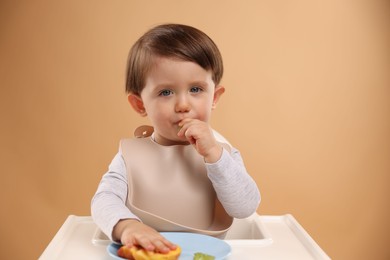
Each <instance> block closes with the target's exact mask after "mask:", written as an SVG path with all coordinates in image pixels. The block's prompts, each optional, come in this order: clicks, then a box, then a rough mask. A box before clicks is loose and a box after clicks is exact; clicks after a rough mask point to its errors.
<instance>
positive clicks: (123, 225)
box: [113, 219, 177, 253]
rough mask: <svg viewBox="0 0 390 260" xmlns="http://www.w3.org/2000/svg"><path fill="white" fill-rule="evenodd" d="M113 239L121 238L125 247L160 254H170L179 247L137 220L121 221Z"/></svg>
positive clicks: (115, 228)
mask: <svg viewBox="0 0 390 260" xmlns="http://www.w3.org/2000/svg"><path fill="white" fill-rule="evenodd" d="M113 237H114V239H115V238H116V237H118V238H120V240H121V243H122V244H123V245H126V246H129V247H132V246H135V245H137V246H141V247H143V248H144V249H145V250H148V251H155V252H159V253H168V252H169V251H171V250H175V249H176V247H177V246H176V245H174V244H172V243H171V242H169V241H168V240H167V239H166V238H164V237H163V236H162V235H161V234H160V233H158V232H157V231H156V230H154V229H153V228H151V227H149V226H147V225H145V224H143V223H141V222H139V221H138V220H135V219H125V220H121V221H119V222H118V224H116V226H115V227H114V231H113Z"/></svg>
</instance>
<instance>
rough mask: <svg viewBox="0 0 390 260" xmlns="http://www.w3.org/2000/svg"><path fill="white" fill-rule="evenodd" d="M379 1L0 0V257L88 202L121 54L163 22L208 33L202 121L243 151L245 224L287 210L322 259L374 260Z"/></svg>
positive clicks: (36, 245)
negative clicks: (213, 80)
mask: <svg viewBox="0 0 390 260" xmlns="http://www.w3.org/2000/svg"><path fill="white" fill-rule="evenodd" d="M389 11H390V10H389V4H388V2H387V1H379V0H375V1H372V0H332V1H329V0H316V1H312V0H298V1H287V0H277V1H274V0H256V1H255V0H253V1H222V0H221V1H206V0H204V1H181V0H171V1H151V0H148V1H130V0H123V1H96V0H94V1H92V0H91V1H79V0H71V1H69V0H68V1H49V0H39V1H29V0H20V1H12V0H7V1H4V0H2V1H1V2H0V87H1V88H0V91H1V92H0V97H1V100H0V109H1V110H0V111H1V112H0V113H1V114H0V115H1V117H0V118H1V130H0V131H1V132H0V159H1V189H0V203H1V204H0V205H1V213H0V214H1V222H0V230H1V233H0V234H1V237H0V241H1V244H0V258H1V259H11V258H12V259H36V258H37V257H38V256H39V255H40V254H41V253H42V252H43V250H44V249H45V247H46V246H47V244H48V243H49V242H50V240H51V238H52V237H53V236H54V235H55V233H56V231H57V230H58V229H59V228H60V226H61V225H62V223H63V222H64V221H65V219H66V217H67V216H68V215H69V214H75V215H89V214H90V212H89V205H90V199H91V197H92V196H93V194H94V192H95V190H96V187H97V185H98V182H99V180H100V178H101V175H102V174H103V173H104V172H105V171H106V169H107V166H108V164H109V163H110V161H111V159H112V158H113V156H114V154H115V153H116V151H117V149H118V141H119V139H120V138H123V137H128V136H131V134H132V131H133V129H134V128H135V127H136V126H138V125H140V124H143V123H146V122H147V121H143V120H141V118H139V117H138V116H137V115H136V114H135V113H134V112H132V111H131V109H130V107H129V106H128V104H127V101H126V96H125V93H124V70H125V63H126V56H127V52H128V50H129V48H130V46H131V44H132V43H133V42H134V41H135V40H136V39H137V38H138V37H139V36H140V35H141V34H142V33H143V32H145V31H146V30H147V29H149V28H150V27H151V26H153V25H156V24H159V23H163V22H178V23H185V24H189V25H193V26H195V27H198V28H200V29H202V30H204V31H205V32H206V33H207V34H209V36H211V37H212V38H213V39H214V40H215V42H216V43H217V44H218V46H219V47H220V49H221V52H222V54H223V57H224V62H225V67H226V70H225V76H224V78H223V84H224V85H225V86H226V89H227V91H226V93H225V95H224V97H223V99H222V100H221V102H220V105H219V107H218V108H217V111H216V112H215V114H214V116H213V119H212V125H213V127H214V128H215V129H217V130H218V131H220V132H221V133H223V134H224V135H225V137H226V138H228V139H229V140H230V141H231V142H232V143H233V144H234V145H235V146H236V147H237V148H238V149H240V151H241V152H242V154H243V157H244V159H245V162H246V165H247V168H248V170H249V172H250V173H251V175H252V176H253V177H254V178H255V180H256V182H257V184H258V185H259V187H260V189H261V193H262V199H263V200H262V204H261V206H260V208H259V210H258V213H260V214H264V215H268V214H270V215H279V214H286V213H291V214H293V216H294V217H295V218H296V219H297V220H298V221H299V223H300V224H301V225H302V226H303V227H304V228H305V229H306V230H307V231H308V232H309V234H310V235H311V236H312V237H313V238H314V239H315V240H316V242H317V243H318V244H319V245H320V246H321V247H322V248H323V249H324V250H325V251H326V252H327V253H328V254H329V256H331V257H332V258H334V259H390V249H389V247H388V245H389V231H390V224H389V218H390V209H389V205H390V204H389V198H390V196H389V195H390V191H389V186H390V185H389V183H390V181H389V180H390V177H389V174H390V160H389V159H390V134H389V133H390V76H389V75H390V73H389V72H390V70H389V69H390V55H389V54H390V48H389V46H390V37H389V36H390V35H389V32H390V31H389V24H390V23H389V14H390V12H389Z"/></svg>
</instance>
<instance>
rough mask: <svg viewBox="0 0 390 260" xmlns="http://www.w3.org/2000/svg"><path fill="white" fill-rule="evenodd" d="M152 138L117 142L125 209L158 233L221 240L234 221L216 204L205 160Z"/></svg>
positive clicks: (187, 149)
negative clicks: (121, 160)
mask: <svg viewBox="0 0 390 260" xmlns="http://www.w3.org/2000/svg"><path fill="white" fill-rule="evenodd" d="M144 133H146V132H145V131H144ZM150 134H151V132H150V131H148V132H147V133H146V134H144V135H143V136H142V137H145V138H134V139H124V140H122V141H121V152H122V155H123V158H124V161H125V164H126V169H127V178H128V185H129V191H130V192H129V194H128V200H127V207H129V209H130V210H131V211H132V212H133V213H134V214H135V215H137V216H138V217H139V218H140V219H141V220H142V222H143V223H145V224H147V225H149V226H151V227H153V228H155V229H156V230H158V231H184V232H195V233H201V234H207V235H212V236H217V237H223V236H224V234H225V233H226V231H227V230H228V229H229V227H230V226H231V224H232V222H233V218H232V217H230V216H229V215H228V214H227V213H226V211H225V210H224V208H223V207H222V205H221V203H220V202H219V200H218V199H217V196H216V194H215V191H214V189H213V186H212V184H211V181H210V180H209V179H208V177H207V172H206V167H205V163H204V160H203V157H202V156H200V155H199V154H198V153H197V152H196V150H195V149H194V148H193V147H192V146H191V145H172V146H162V145H159V144H157V143H156V142H154V141H153V140H152V139H151V137H150V136H148V135H150Z"/></svg>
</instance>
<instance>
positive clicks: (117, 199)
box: [91, 152, 139, 240]
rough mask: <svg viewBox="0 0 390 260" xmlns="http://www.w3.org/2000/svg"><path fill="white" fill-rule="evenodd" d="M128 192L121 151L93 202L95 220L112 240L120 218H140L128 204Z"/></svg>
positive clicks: (92, 211) (92, 210) (105, 175)
mask: <svg viewBox="0 0 390 260" xmlns="http://www.w3.org/2000/svg"><path fill="white" fill-rule="evenodd" d="M127 192H128V187H127V173H126V167H125V163H124V161H123V158H122V155H121V153H120V152H118V153H117V154H116V155H115V157H114V159H113V160H112V162H111V164H110V166H109V168H108V172H107V173H105V174H104V175H103V177H102V179H101V181H100V183H99V186H98V189H97V191H96V193H95V195H94V197H93V198H92V202H91V215H92V218H93V220H94V221H95V223H96V224H97V226H98V227H99V228H100V229H101V230H102V231H103V232H104V233H105V234H106V235H107V236H108V237H109V238H110V239H111V240H112V231H113V229H114V226H115V225H116V224H117V223H118V221H119V220H122V219H137V220H139V218H138V217H137V216H136V215H134V214H133V213H132V212H131V211H130V210H129V209H128V208H127V206H126V200H127Z"/></svg>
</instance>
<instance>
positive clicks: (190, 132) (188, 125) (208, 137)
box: [177, 118, 222, 163]
mask: <svg viewBox="0 0 390 260" xmlns="http://www.w3.org/2000/svg"><path fill="white" fill-rule="evenodd" d="M179 127H181V128H180V130H179V132H178V133H177V135H178V136H180V137H182V136H185V137H186V138H187V140H188V141H189V142H190V143H191V144H192V145H193V146H194V147H195V149H196V151H197V152H198V153H199V154H200V155H202V156H203V157H204V159H205V161H206V162H208V163H214V162H216V161H218V160H219V158H220V157H221V154H222V147H221V146H220V145H219V144H218V143H217V140H215V137H214V135H213V130H212V129H211V128H210V126H209V125H208V124H207V123H206V122H203V121H200V120H197V119H189V118H187V119H184V120H183V121H181V122H180V123H179Z"/></svg>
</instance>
